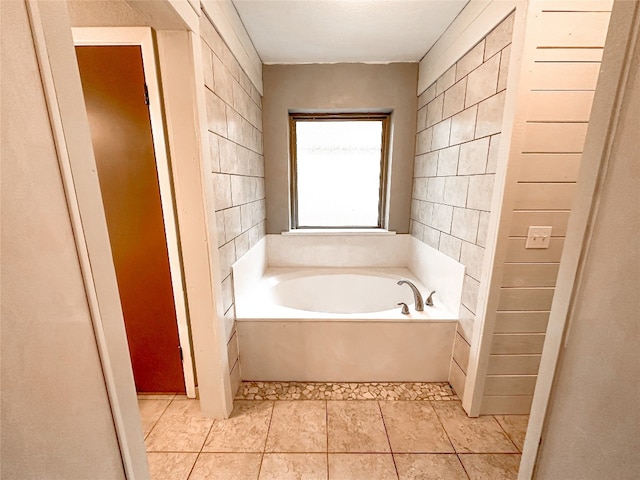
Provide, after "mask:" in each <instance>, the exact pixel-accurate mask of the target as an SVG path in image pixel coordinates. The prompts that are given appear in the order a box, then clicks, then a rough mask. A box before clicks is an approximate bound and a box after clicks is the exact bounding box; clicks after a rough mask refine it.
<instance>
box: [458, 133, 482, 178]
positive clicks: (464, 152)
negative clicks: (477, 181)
mask: <svg viewBox="0 0 640 480" xmlns="http://www.w3.org/2000/svg"><path fill="white" fill-rule="evenodd" d="M488 154H489V137H485V138H481V139H479V140H474V141H472V142H468V143H463V144H462V145H461V146H460V161H459V163H458V175H478V174H482V173H485V170H486V165H487V156H488Z"/></svg>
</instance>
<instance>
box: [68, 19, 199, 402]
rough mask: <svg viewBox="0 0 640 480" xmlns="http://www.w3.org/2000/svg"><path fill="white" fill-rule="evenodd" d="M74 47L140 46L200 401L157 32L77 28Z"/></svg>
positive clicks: (187, 359)
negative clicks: (164, 111)
mask: <svg viewBox="0 0 640 480" xmlns="http://www.w3.org/2000/svg"><path fill="white" fill-rule="evenodd" d="M71 31H72V34H73V43H74V46H119V45H134V46H139V47H140V50H141V53H142V66H143V70H144V77H145V83H146V85H147V90H148V95H149V117H150V121H151V135H152V140H153V148H154V156H155V165H156V173H157V175H158V186H159V188H160V202H161V205H162V216H163V224H164V232H165V239H166V243H167V253H168V256H169V271H170V275H171V286H172V291H173V299H174V304H175V309H176V320H177V324H178V339H179V341H180V348H181V349H182V372H183V376H184V383H185V388H186V393H187V397H188V398H196V379H195V374H194V372H195V369H194V362H193V352H192V348H191V329H190V326H189V321H188V316H187V306H186V301H185V291H184V284H185V283H184V273H183V269H182V258H181V255H180V248H179V238H178V228H177V221H176V215H175V198H174V194H173V182H172V178H171V167H170V164H169V157H168V154H167V147H166V144H167V140H166V138H167V137H166V135H165V129H164V121H163V119H164V115H163V108H162V101H161V95H160V88H159V81H158V68H157V65H156V60H155V58H156V49H155V42H154V38H153V32H152V30H151V28H149V27H74V28H72V29H71Z"/></svg>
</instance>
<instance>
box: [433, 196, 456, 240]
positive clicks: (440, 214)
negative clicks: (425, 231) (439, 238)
mask: <svg viewBox="0 0 640 480" xmlns="http://www.w3.org/2000/svg"><path fill="white" fill-rule="evenodd" d="M452 219H453V207H451V206H449V205H443V204H441V203H435V204H434V205H433V221H432V226H433V228H437V229H438V230H440V231H441V232H445V233H451V220H452Z"/></svg>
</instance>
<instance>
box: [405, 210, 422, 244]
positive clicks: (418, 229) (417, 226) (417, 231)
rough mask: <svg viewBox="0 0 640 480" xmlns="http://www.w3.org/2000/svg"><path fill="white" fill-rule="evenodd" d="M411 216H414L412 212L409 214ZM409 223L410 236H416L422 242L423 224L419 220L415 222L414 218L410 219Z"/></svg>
mask: <svg viewBox="0 0 640 480" xmlns="http://www.w3.org/2000/svg"><path fill="white" fill-rule="evenodd" d="M411 216H412V217H413V218H415V216H414V214H413V213H412V214H411ZM409 223H410V227H409V231H410V232H411V236H412V237H415V238H417V239H418V240H420V241H421V242H424V229H425V226H424V225H423V224H422V223H420V222H416V221H415V220H410V222H409Z"/></svg>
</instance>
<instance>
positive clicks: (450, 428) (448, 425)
mask: <svg viewBox="0 0 640 480" xmlns="http://www.w3.org/2000/svg"><path fill="white" fill-rule="evenodd" d="M433 407H434V408H435V410H436V413H437V414H438V417H439V418H440V421H441V422H442V424H443V426H444V429H445V431H446V432H447V435H448V436H449V439H450V440H451V443H453V446H454V448H455V449H456V452H458V453H517V451H518V450H517V448H516V446H515V445H514V444H513V442H511V440H509V437H507V435H506V434H505V433H504V431H503V430H502V428H501V427H500V425H499V424H498V422H497V421H496V419H495V418H493V417H492V416H483V417H478V418H470V417H468V416H467V414H466V413H465V411H464V410H463V409H462V406H461V404H460V402H433Z"/></svg>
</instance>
